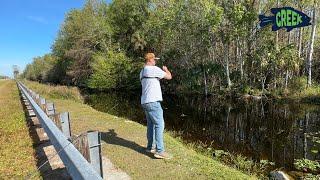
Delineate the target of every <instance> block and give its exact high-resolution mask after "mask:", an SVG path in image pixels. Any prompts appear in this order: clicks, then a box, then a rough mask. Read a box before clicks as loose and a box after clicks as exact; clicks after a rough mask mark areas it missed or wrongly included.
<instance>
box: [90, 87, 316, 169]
mask: <svg viewBox="0 0 320 180" xmlns="http://www.w3.org/2000/svg"><path fill="white" fill-rule="evenodd" d="M164 98H165V99H164V102H163V104H162V106H163V109H164V111H165V121H166V122H165V123H166V129H169V130H174V131H177V132H179V133H181V136H182V137H183V138H184V139H185V140H186V141H189V142H190V141H201V142H203V143H205V144H211V145H212V146H214V147H215V148H219V149H224V150H228V151H230V152H234V153H241V154H243V155H246V156H248V157H252V158H253V159H254V160H257V161H259V160H261V159H268V160H270V161H273V162H275V163H276V166H277V167H287V168H291V167H292V165H293V162H294V159H297V158H307V159H311V160H317V159H320V154H319V152H317V151H319V144H317V143H316V142H314V141H312V140H314V137H315V136H319V134H317V132H319V127H320V120H319V116H320V108H319V106H315V105H308V104H299V103H290V104H288V103H287V104H284V103H274V102H271V101H258V102H254V103H253V102H250V103H249V102H245V101H237V102H227V101H219V100H217V99H216V98H215V97H210V98H203V97H199V96H193V97H187V98H186V97H177V96H165V97H164ZM86 101H87V103H88V104H90V105H92V106H93V107H94V108H95V109H98V110H100V111H104V112H108V113H110V114H113V115H116V116H123V117H127V118H129V119H132V120H135V121H137V122H139V123H142V124H145V123H146V121H145V119H144V114H143V112H142V109H141V106H140V96H139V94H138V95H137V94H133V95H128V94H120V93H115V92H113V93H102V94H92V95H89V96H88V98H87V100H86Z"/></svg>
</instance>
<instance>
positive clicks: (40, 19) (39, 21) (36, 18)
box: [27, 16, 48, 24]
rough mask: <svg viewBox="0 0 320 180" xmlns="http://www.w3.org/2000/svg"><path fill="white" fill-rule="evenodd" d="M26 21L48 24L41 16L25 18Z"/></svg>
mask: <svg viewBox="0 0 320 180" xmlns="http://www.w3.org/2000/svg"><path fill="white" fill-rule="evenodd" d="M27 19H29V20H31V21H34V22H37V23H41V24H48V21H47V20H46V19H45V18H44V17H41V16H27Z"/></svg>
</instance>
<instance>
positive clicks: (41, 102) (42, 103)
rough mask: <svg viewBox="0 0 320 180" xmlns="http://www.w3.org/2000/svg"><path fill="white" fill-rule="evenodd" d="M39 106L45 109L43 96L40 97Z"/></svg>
mask: <svg viewBox="0 0 320 180" xmlns="http://www.w3.org/2000/svg"><path fill="white" fill-rule="evenodd" d="M39 106H40V107H41V109H42V110H43V111H45V109H46V99H45V98H42V97H40V104H39Z"/></svg>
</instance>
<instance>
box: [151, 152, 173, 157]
mask: <svg viewBox="0 0 320 180" xmlns="http://www.w3.org/2000/svg"><path fill="white" fill-rule="evenodd" d="M154 157H155V158H158V159H171V158H172V156H171V155H170V154H168V153H167V152H161V153H158V152H157V153H155V154H154Z"/></svg>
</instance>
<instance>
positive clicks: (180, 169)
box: [25, 81, 256, 179]
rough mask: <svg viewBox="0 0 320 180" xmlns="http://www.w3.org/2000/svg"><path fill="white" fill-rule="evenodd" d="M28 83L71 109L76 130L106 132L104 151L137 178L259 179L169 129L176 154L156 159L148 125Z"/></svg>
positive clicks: (169, 144)
mask: <svg viewBox="0 0 320 180" xmlns="http://www.w3.org/2000/svg"><path fill="white" fill-rule="evenodd" d="M25 84H26V85H27V86H28V87H29V88H31V89H33V90H34V91H36V92H39V93H41V92H42V93H41V95H43V96H44V97H46V98H49V99H50V100H52V101H53V102H54V103H55V105H56V107H57V110H58V111H59V112H62V111H69V112H70V114H71V128H72V131H73V134H79V133H80V132H83V131H87V130H99V131H100V132H102V141H103V147H102V151H103V152H102V153H103V155H104V156H106V157H108V158H109V159H110V160H111V161H112V162H113V163H114V164H115V166H116V167H119V168H121V169H122V170H124V171H125V172H127V173H128V174H129V175H130V176H131V177H132V178H133V179H256V178H255V177H254V176H249V175H246V174H244V173H242V172H240V171H238V170H236V169H233V168H230V167H228V166H225V165H223V164H222V163H220V162H218V161H216V160H214V159H212V158H210V157H209V156H205V155H203V154H201V153H198V152H196V151H195V149H194V148H192V147H190V146H187V145H185V144H184V143H183V142H182V141H181V140H179V139H177V138H173V137H172V136H171V135H170V134H169V133H165V144H166V149H167V150H168V151H169V152H170V153H172V154H173V156H174V158H173V159H171V160H157V159H153V157H152V155H151V154H148V153H145V151H144V147H145V144H146V138H145V134H146V127H145V126H143V125H141V124H138V123H136V122H133V121H130V120H129V119H124V118H119V117H116V116H113V115H110V114H107V113H103V112H99V111H96V110H95V109H93V108H91V107H90V106H88V105H86V104H83V103H82V102H80V100H81V98H79V99H72V100H68V99H65V98H59V97H52V96H51V95H50V94H48V92H49V91H47V89H52V88H53V89H54V88H55V87H49V86H47V85H43V84H39V83H34V82H29V81H28V82H25Z"/></svg>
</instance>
